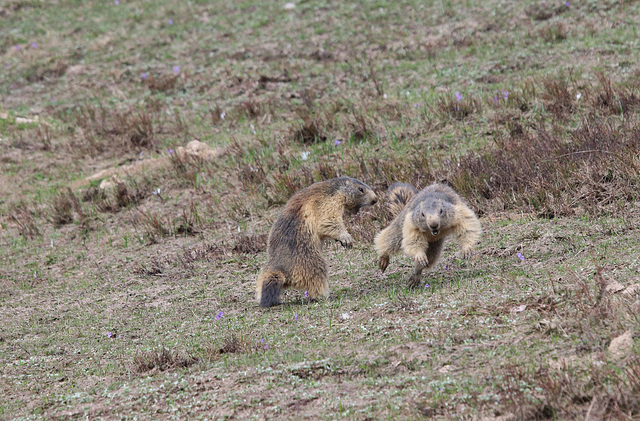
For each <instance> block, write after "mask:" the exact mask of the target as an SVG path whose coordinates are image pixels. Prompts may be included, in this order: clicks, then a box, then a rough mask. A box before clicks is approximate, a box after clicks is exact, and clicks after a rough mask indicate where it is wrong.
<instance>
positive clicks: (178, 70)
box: [173, 66, 180, 75]
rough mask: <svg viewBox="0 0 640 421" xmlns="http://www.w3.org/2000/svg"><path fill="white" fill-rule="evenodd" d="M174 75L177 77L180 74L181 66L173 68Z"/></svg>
mask: <svg viewBox="0 0 640 421" xmlns="http://www.w3.org/2000/svg"><path fill="white" fill-rule="evenodd" d="M173 73H175V74H176V75H177V74H178V73H180V66H173Z"/></svg>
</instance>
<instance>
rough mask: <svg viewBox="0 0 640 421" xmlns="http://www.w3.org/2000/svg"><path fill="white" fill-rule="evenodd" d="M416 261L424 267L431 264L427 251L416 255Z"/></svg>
mask: <svg viewBox="0 0 640 421" xmlns="http://www.w3.org/2000/svg"><path fill="white" fill-rule="evenodd" d="M415 260H416V263H417V264H419V265H420V266H422V267H425V268H426V267H428V266H429V259H427V255H426V253H420V254H418V255H417V256H416V259H415Z"/></svg>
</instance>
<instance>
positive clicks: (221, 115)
mask: <svg viewBox="0 0 640 421" xmlns="http://www.w3.org/2000/svg"><path fill="white" fill-rule="evenodd" d="M226 116H227V113H225V112H224V111H223V112H221V113H220V118H221V119H223V120H224V118H225V117H226Z"/></svg>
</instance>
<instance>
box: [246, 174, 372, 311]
mask: <svg viewBox="0 0 640 421" xmlns="http://www.w3.org/2000/svg"><path fill="white" fill-rule="evenodd" d="M377 201H378V198H377V196H376V194H375V193H374V192H373V190H371V188H370V187H369V186H367V185H366V184H364V183H363V182H361V181H359V180H356V179H355V178H350V177H339V178H333V179H331V180H327V181H321V182H318V183H314V184H312V185H311V186H309V187H307V188H305V189H303V190H300V191H299V192H297V193H296V194H294V195H293V196H292V197H291V198H290V199H289V201H288V202H287V204H286V205H285V207H284V210H283V211H282V213H281V214H280V216H279V217H278V219H277V220H276V222H275V224H274V225H273V228H271V232H270V233H269V239H268V241H267V264H266V266H265V267H264V269H263V270H262V273H261V274H260V276H259V277H258V283H257V285H256V289H257V299H258V302H259V303H260V305H261V306H262V307H270V306H273V305H276V304H278V303H279V297H280V291H281V290H282V288H296V289H299V290H304V291H307V292H308V295H309V298H318V297H322V296H327V295H328V293H329V283H328V279H327V263H326V262H325V260H324V258H323V257H322V253H321V252H322V243H323V241H324V240H326V239H333V240H337V241H339V242H340V244H342V245H343V246H344V247H347V248H351V247H352V245H353V237H351V235H350V234H349V233H348V232H347V228H346V227H345V225H344V220H343V219H342V217H343V215H344V213H345V211H347V212H349V213H352V214H355V213H357V212H358V210H360V208H361V207H363V206H371V205H373V204H375V203H376V202H377Z"/></svg>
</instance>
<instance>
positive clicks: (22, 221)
mask: <svg viewBox="0 0 640 421" xmlns="http://www.w3.org/2000/svg"><path fill="white" fill-rule="evenodd" d="M7 218H8V219H9V221H10V222H13V223H14V224H15V225H16V226H17V227H18V232H19V234H20V235H21V236H23V237H25V238H35V237H38V236H39V235H40V229H39V228H38V225H37V223H36V219H35V215H34V213H33V212H32V211H31V210H29V207H28V205H27V204H26V203H25V202H18V203H12V204H11V205H10V206H9V210H8V212H7Z"/></svg>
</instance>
